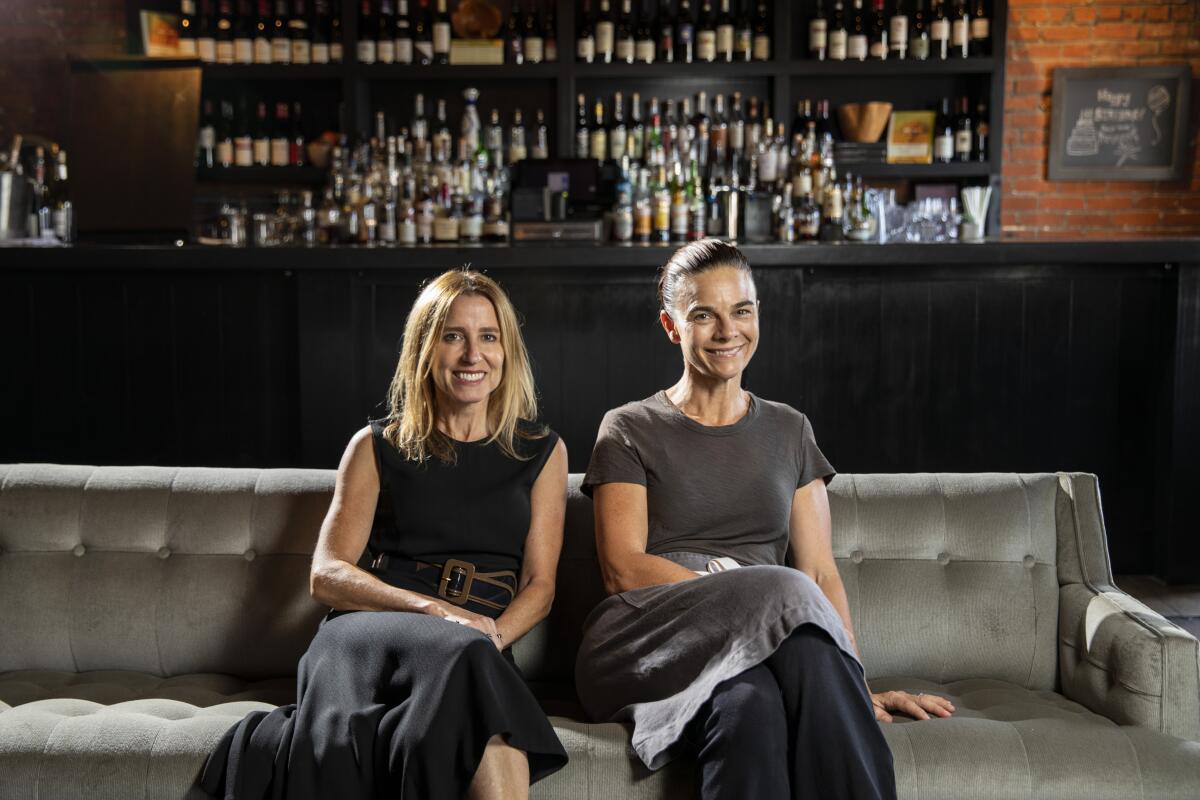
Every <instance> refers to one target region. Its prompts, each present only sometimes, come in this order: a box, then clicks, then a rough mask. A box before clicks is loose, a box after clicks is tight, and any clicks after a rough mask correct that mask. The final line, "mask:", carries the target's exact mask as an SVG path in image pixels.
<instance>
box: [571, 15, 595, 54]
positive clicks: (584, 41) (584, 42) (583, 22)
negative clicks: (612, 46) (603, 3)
mask: <svg viewBox="0 0 1200 800" xmlns="http://www.w3.org/2000/svg"><path fill="white" fill-rule="evenodd" d="M575 60H576V61H581V62H583V63H584V64H591V63H592V62H593V61H595V60H596V32H595V30H594V29H593V28H592V3H591V0H583V11H582V13H581V15H580V19H579V31H578V33H576V34H575Z"/></svg>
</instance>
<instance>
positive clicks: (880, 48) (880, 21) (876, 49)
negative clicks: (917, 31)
mask: <svg viewBox="0 0 1200 800" xmlns="http://www.w3.org/2000/svg"><path fill="white" fill-rule="evenodd" d="M871 11H872V13H871V38H870V42H869V50H868V52H869V54H870V56H871V58H874V59H877V60H879V61H883V60H886V59H887V57H888V50H889V48H888V33H889V30H888V29H889V27H890V26H889V25H888V22H887V20H885V19H884V16H883V0H871Z"/></svg>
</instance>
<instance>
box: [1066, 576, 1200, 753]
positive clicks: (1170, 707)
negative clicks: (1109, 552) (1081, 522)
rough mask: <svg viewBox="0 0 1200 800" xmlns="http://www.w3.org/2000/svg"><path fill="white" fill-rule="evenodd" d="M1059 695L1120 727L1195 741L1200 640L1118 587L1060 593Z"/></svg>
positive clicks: (1077, 587)
mask: <svg viewBox="0 0 1200 800" xmlns="http://www.w3.org/2000/svg"><path fill="white" fill-rule="evenodd" d="M1058 608H1059V611H1058V613H1059V621H1058V632H1059V648H1058V656H1059V675H1060V678H1061V681H1062V692H1063V694H1065V695H1066V696H1067V697H1069V698H1070V699H1072V700H1074V701H1076V702H1078V703H1081V704H1083V705H1085V706H1087V707H1088V708H1090V709H1091V710H1093V711H1095V712H1097V713H1098V714H1103V715H1104V716H1106V717H1108V718H1109V719H1111V720H1112V721H1113V722H1116V723H1118V724H1121V725H1138V726H1141V727H1145V728H1151V729H1153V730H1156V731H1160V732H1162V733H1166V734H1170V735H1172V736H1177V737H1179V738H1181V739H1190V740H1200V642H1197V640H1196V638H1195V637H1193V636H1192V635H1191V634H1189V633H1188V632H1187V631H1185V630H1183V629H1182V628H1179V627H1178V626H1176V625H1173V624H1171V623H1170V622H1168V621H1167V620H1166V619H1164V618H1163V617H1162V616H1160V615H1159V614H1157V613H1155V612H1154V611H1152V610H1151V609H1149V608H1147V607H1146V606H1145V605H1143V604H1142V603H1140V602H1138V601H1137V600H1135V599H1134V598H1132V597H1130V596H1129V595H1127V594H1125V593H1124V592H1121V591H1119V590H1117V589H1116V588H1115V587H1105V588H1100V587H1095V588H1093V587H1091V586H1087V585H1084V584H1082V583H1071V584H1067V585H1065V586H1062V587H1061V588H1060V589H1059V605H1058Z"/></svg>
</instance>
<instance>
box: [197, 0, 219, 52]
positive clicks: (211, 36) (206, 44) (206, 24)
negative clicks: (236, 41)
mask: <svg viewBox="0 0 1200 800" xmlns="http://www.w3.org/2000/svg"><path fill="white" fill-rule="evenodd" d="M215 34H216V32H215V30H214V28H213V14H212V2H211V0H200V16H199V17H197V19H196V56H197V57H198V58H199V59H200V60H201V61H203V62H204V63H206V64H215V63H216V61H217V38H216V35H215Z"/></svg>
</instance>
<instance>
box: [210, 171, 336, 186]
mask: <svg viewBox="0 0 1200 800" xmlns="http://www.w3.org/2000/svg"><path fill="white" fill-rule="evenodd" d="M196 179H197V180H198V181H200V182H201V183H207V184H220V185H225V186H282V185H287V186H317V185H320V184H321V183H323V182H324V181H325V170H323V169H320V168H318V167H213V168H212V169H209V168H207V167H201V168H199V169H197V170H196Z"/></svg>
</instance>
